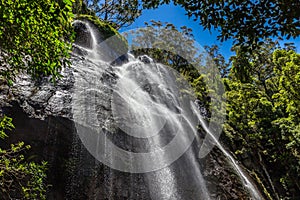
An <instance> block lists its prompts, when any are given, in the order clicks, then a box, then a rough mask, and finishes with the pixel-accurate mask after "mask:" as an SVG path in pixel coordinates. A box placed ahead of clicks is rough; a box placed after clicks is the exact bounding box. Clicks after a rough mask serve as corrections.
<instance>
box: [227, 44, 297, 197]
mask: <svg viewBox="0 0 300 200" xmlns="http://www.w3.org/2000/svg"><path fill="white" fill-rule="evenodd" d="M243 56H245V55H240V54H239V51H238V50H237V55H236V57H235V58H233V66H232V69H231V72H230V74H229V77H228V78H225V79H224V81H225V83H226V86H227V113H228V115H227V122H226V124H225V134H226V137H227V141H229V142H230V143H231V145H229V146H230V147H232V150H234V151H235V153H236V154H237V155H239V156H240V158H242V157H245V155H246V157H247V156H248V157H249V156H250V157H251V158H252V161H253V162H257V163H260V165H261V168H262V169H264V170H265V171H264V172H263V173H261V174H264V175H263V176H264V178H265V180H267V178H266V177H268V176H269V175H271V176H270V177H271V178H270V179H271V180H270V179H269V180H268V181H269V183H268V184H270V185H275V186H277V187H276V188H273V190H274V191H272V192H273V194H274V196H275V194H277V192H278V191H282V190H285V192H284V196H282V198H283V197H290V198H292V199H293V198H294V199H295V197H296V195H299V194H300V187H299V181H300V176H299V174H300V154H299V149H300V148H299V147H300V129H299V128H300V123H299V115H300V101H299V97H300V88H299V80H300V79H299V78H300V65H299V64H300V55H299V54H297V53H295V52H294V51H293V50H289V51H287V50H282V49H278V46H277V48H276V43H273V42H269V43H268V44H266V45H263V46H261V47H260V49H259V50H257V51H256V52H255V53H254V54H252V55H251V58H252V59H251V60H245V59H244V57H243ZM249 56H250V55H247V56H246V57H247V58H249ZM254 158H259V159H257V160H255V159H254Z"/></svg>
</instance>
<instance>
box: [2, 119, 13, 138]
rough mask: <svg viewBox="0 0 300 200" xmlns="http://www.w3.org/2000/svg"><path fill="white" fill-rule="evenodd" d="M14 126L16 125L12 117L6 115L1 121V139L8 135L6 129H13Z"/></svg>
mask: <svg viewBox="0 0 300 200" xmlns="http://www.w3.org/2000/svg"><path fill="white" fill-rule="evenodd" d="M13 128H15V127H14V125H13V123H12V118H10V117H7V116H5V115H4V116H3V117H2V119H1V121H0V139H4V138H6V137H8V136H7V135H6V133H5V130H9V131H11V130H12V129H13Z"/></svg>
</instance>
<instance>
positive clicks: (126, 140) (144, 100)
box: [72, 21, 262, 200]
mask: <svg viewBox="0 0 300 200" xmlns="http://www.w3.org/2000/svg"><path fill="white" fill-rule="evenodd" d="M74 23H83V25H86V26H85V27H86V29H87V31H88V32H89V33H90V37H91V38H90V39H91V45H90V46H89V47H86V46H81V45H79V44H77V46H76V48H80V49H81V51H86V52H88V53H87V54H86V55H85V56H83V58H82V59H79V58H77V59H76V60H74V62H73V67H74V69H75V70H77V71H78V73H77V74H75V83H74V95H73V97H72V111H73V118H74V121H75V122H76V125H75V126H76V130H77V133H78V135H79V137H80V139H81V141H82V143H83V145H84V146H85V148H87V150H88V151H89V152H90V153H91V154H92V155H93V156H94V157H95V158H96V159H97V160H98V161H100V162H101V163H103V164H105V165H107V166H109V167H110V168H111V169H113V170H115V171H113V170H112V171H110V174H109V175H108V176H111V177H114V176H118V174H119V172H117V171H121V172H122V173H124V174H125V175H126V176H130V177H131V178H132V179H135V177H136V176H138V177H142V179H143V180H144V182H143V183H144V184H145V185H146V186H145V187H146V188H147V192H145V191H143V192H141V191H140V192H141V193H147V194H148V197H147V199H153V200H169V199H170V200H199V199H200V200H201V199H203V200H209V199H219V198H220V197H218V196H217V195H216V194H213V192H212V191H216V190H217V189H216V188H215V187H214V186H213V185H212V184H209V185H208V183H207V180H206V178H205V177H204V170H205V169H203V167H201V164H200V159H199V158H198V157H197V155H198V151H199V148H198V147H199V144H198V141H196V140H194V138H195V137H196V136H197V135H198V134H199V133H198V130H197V128H196V127H197V125H199V124H201V125H202V127H203V128H204V129H205V131H206V132H207V134H209V136H210V137H212V138H213V139H214V140H215V143H216V145H217V147H218V148H219V149H220V150H221V151H222V152H223V154H224V156H225V157H226V158H228V160H229V163H230V164H231V165H232V166H233V168H234V170H235V171H236V172H237V174H238V176H239V177H240V179H241V181H242V184H243V186H244V187H245V188H246V189H247V190H248V192H249V194H250V196H251V198H252V199H262V198H261V196H260V195H259V192H257V191H256V189H255V187H254V186H253V184H251V182H250V181H249V179H248V178H247V176H246V175H245V174H244V173H243V172H242V170H241V169H240V167H239V166H238V164H237V163H236V161H235V160H234V159H233V157H232V156H231V155H230V154H229V153H228V152H227V151H226V150H225V149H224V148H223V147H222V145H221V144H220V143H219V142H218V141H217V139H216V138H215V137H214V136H213V133H212V132H211V131H210V130H209V129H208V128H207V127H206V125H205V123H204V121H203V119H202V118H201V116H200V115H199V111H198V109H197V107H196V105H195V103H194V102H195V98H194V97H193V96H192V95H190V94H191V91H192V90H191V88H190V87H189V85H188V84H186V82H185V81H182V79H180V74H178V73H177V72H176V71H175V70H173V69H171V68H169V67H166V66H164V65H161V64H157V63H153V62H152V61H151V59H150V58H148V57H147V56H145V57H141V58H139V59H135V58H134V57H133V56H132V55H130V56H129V61H128V62H127V63H125V64H123V65H121V66H111V65H110V64H109V63H107V62H104V61H102V60H101V56H99V46H98V42H97V37H96V35H97V34H96V33H95V31H94V30H93V29H92V28H91V26H89V25H88V23H86V22H81V21H75V22H74ZM100 51H101V50H100ZM102 53H104V52H102ZM109 184H110V187H109V188H110V189H109V190H110V196H109V197H107V198H108V199H114V198H113V197H112V196H113V188H114V187H115V186H114V184H112V182H110V183H109ZM130 184H132V187H135V186H133V183H130ZM143 188H144V187H143ZM215 193H216V192H215ZM139 198H141V197H139ZM139 198H138V197H134V198H132V199H139ZM129 199H130V198H129ZM141 199H142V198H141Z"/></svg>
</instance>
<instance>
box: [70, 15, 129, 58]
mask: <svg viewBox="0 0 300 200" xmlns="http://www.w3.org/2000/svg"><path fill="white" fill-rule="evenodd" d="M75 19H78V20H88V21H90V22H91V23H93V24H94V25H95V26H96V27H97V28H98V31H99V32H100V33H101V34H102V35H103V36H104V39H105V40H106V39H108V38H110V37H114V38H113V39H109V40H107V44H108V45H109V46H110V47H111V48H112V49H113V50H114V51H116V53H118V54H120V55H122V54H124V53H127V51H128V42H127V40H126V39H125V37H123V36H122V35H121V34H120V33H119V32H118V31H117V30H116V29H115V28H113V27H112V25H111V24H110V23H108V22H105V21H103V20H101V19H99V18H98V17H97V16H96V15H83V14H81V15H77V16H76V17H75Z"/></svg>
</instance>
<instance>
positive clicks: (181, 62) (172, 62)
mask: <svg viewBox="0 0 300 200" xmlns="http://www.w3.org/2000/svg"><path fill="white" fill-rule="evenodd" d="M145 25H146V28H141V29H138V30H133V31H132V32H131V33H130V35H129V36H130V37H132V38H133V39H132V44H131V45H132V47H131V49H132V50H133V53H134V54H135V55H136V56H138V55H143V54H147V55H149V56H150V57H151V58H153V59H154V60H155V61H157V62H160V63H162V64H165V65H168V66H171V67H172V68H174V69H176V70H177V71H178V72H180V73H182V74H185V75H188V76H190V77H192V78H198V76H199V73H198V71H197V70H196V69H195V67H193V65H194V66H199V65H200V64H201V59H202V54H201V53H200V49H199V48H198V47H196V45H195V41H194V39H193V34H192V29H190V28H188V27H186V26H183V27H180V30H177V29H176V27H175V26H174V25H173V24H170V23H163V22H160V21H158V22H157V21H154V20H152V21H151V23H150V24H148V23H145ZM129 39H131V38H129Z"/></svg>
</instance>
